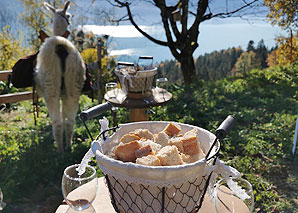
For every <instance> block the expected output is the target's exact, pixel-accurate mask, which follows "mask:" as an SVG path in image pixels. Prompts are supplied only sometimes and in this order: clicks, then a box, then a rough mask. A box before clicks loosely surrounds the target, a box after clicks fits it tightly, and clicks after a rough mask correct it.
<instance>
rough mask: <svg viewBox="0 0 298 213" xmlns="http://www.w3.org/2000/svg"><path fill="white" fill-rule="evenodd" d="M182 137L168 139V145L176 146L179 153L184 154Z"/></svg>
mask: <svg viewBox="0 0 298 213" xmlns="http://www.w3.org/2000/svg"><path fill="white" fill-rule="evenodd" d="M182 139H183V137H175V136H174V137H172V138H170V139H169V145H173V146H176V147H177V148H178V150H179V152H180V153H183V152H184V148H183V144H182Z"/></svg>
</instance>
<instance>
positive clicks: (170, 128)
mask: <svg viewBox="0 0 298 213" xmlns="http://www.w3.org/2000/svg"><path fill="white" fill-rule="evenodd" d="M180 131H181V127H180V125H179V124H174V123H172V122H170V123H169V124H168V125H167V126H166V128H165V129H164V132H165V133H166V134H167V135H168V136H170V137H173V136H174V135H178V134H179V132H180Z"/></svg>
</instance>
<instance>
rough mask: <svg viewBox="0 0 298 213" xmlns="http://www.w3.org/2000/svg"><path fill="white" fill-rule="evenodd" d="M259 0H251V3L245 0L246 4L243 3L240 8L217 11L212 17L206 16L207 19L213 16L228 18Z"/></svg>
mask: <svg viewBox="0 0 298 213" xmlns="http://www.w3.org/2000/svg"><path fill="white" fill-rule="evenodd" d="M258 1H259V0H253V1H251V2H250V3H246V1H243V2H244V3H245V5H243V6H242V7H239V8H238V9H236V10H233V11H230V12H225V13H217V14H215V15H211V16H210V17H206V18H205V20H207V19H211V18H214V17H221V18H227V17H231V16H232V15H233V14H235V13H237V12H239V11H241V10H243V9H245V8H247V7H250V6H251V5H253V4H255V3H256V2H258Z"/></svg>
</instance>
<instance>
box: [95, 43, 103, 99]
mask: <svg viewBox="0 0 298 213" xmlns="http://www.w3.org/2000/svg"><path fill="white" fill-rule="evenodd" d="M102 46H103V41H102V40H101V39H98V41H97V60H98V73H97V80H96V84H97V86H98V102H99V103H101V102H102V99H103V89H102V84H101V76H102V63H101V50H102Z"/></svg>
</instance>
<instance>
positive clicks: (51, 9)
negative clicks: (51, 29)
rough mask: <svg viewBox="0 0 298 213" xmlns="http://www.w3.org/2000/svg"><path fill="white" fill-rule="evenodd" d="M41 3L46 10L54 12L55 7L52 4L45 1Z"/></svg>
mask: <svg viewBox="0 0 298 213" xmlns="http://www.w3.org/2000/svg"><path fill="white" fill-rule="evenodd" d="M43 5H44V6H45V7H46V8H47V10H50V11H52V12H53V13H56V9H55V8H54V7H53V6H52V5H50V4H48V3H47V2H44V3H43Z"/></svg>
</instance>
